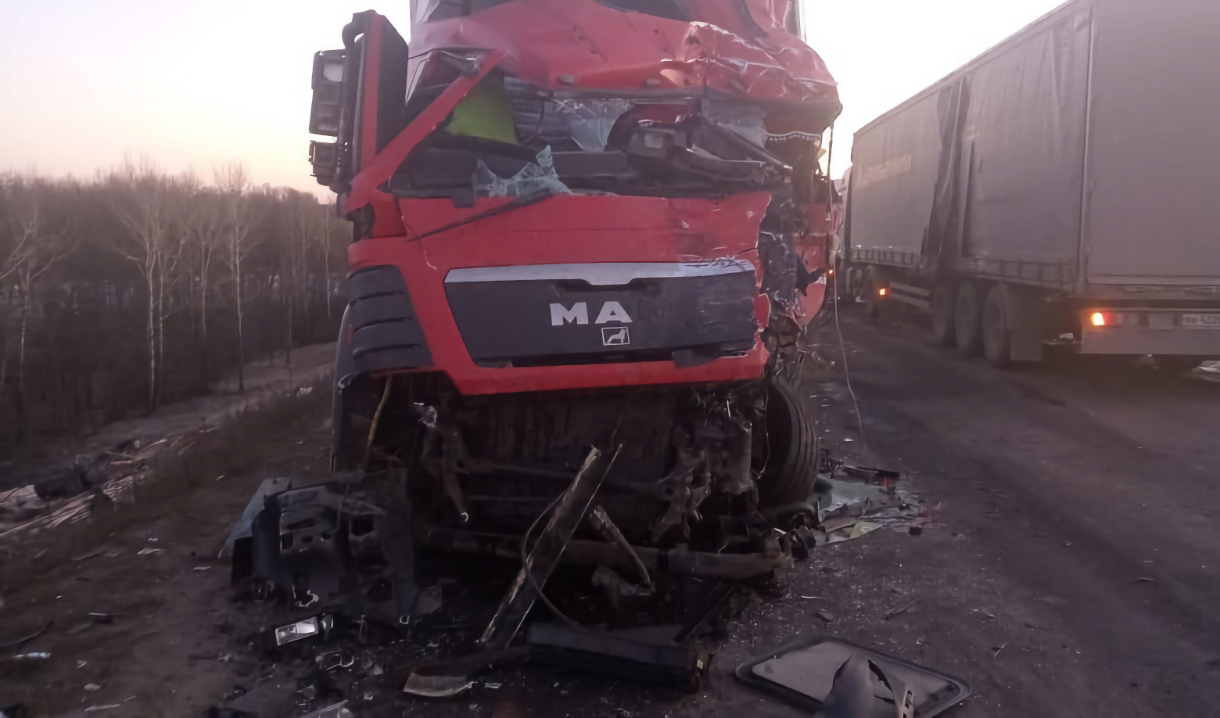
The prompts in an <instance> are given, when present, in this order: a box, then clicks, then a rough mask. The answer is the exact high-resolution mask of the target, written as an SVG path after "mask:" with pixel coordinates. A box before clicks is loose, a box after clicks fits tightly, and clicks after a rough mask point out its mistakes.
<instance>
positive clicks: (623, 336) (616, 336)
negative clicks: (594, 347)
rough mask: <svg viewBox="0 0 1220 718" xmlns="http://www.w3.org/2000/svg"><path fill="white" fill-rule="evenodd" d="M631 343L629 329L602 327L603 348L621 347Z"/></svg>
mask: <svg viewBox="0 0 1220 718" xmlns="http://www.w3.org/2000/svg"><path fill="white" fill-rule="evenodd" d="M630 343H631V335H630V334H628V333H627V327H602V346H607V347H621V346H626V345H628V344H630Z"/></svg>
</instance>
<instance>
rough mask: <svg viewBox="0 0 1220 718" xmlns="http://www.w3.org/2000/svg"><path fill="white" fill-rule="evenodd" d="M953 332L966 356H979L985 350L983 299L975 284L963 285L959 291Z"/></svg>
mask: <svg viewBox="0 0 1220 718" xmlns="http://www.w3.org/2000/svg"><path fill="white" fill-rule="evenodd" d="M953 331H954V333H955V334H956V335H957V348H958V349H959V350H960V351H961V353H962V354H965V355H966V356H978V355H979V354H980V353H981V352H982V350H983V297H982V293H981V292H980V291H979V286H978V284H976V283H975V282H966V283H964V284H962V286H961V289H959V290H957V302H955V303H954V307H953Z"/></svg>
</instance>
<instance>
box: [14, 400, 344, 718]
mask: <svg viewBox="0 0 1220 718" xmlns="http://www.w3.org/2000/svg"><path fill="white" fill-rule="evenodd" d="M323 394H324V392H322V391H320V390H318V391H314V392H311V393H310V394H309V395H307V396H303V397H291V398H284V399H281V400H280V401H278V402H276V403H274V404H272V405H270V406H267V407H264V408H263V409H262V410H260V411H255V412H250V413H247V414H245V415H243V416H240V417H238V418H237V419H235V420H233V421H232V422H231V423H230V424H228V425H227V426H226V427H225V428H224V429H222V430H221V431H219V432H217V433H216V434H215V435H214V436H213V438H211V439H210V440H209V442H207V443H205V444H201V445H199V446H198V447H197V448H196V449H195V450H194V451H192V452H191V453H189V454H187V455H185V456H183V457H182V459H181V461H179V462H178V463H177V464H176V465H172V464H170V465H166V466H165V467H164V469H163V471H164V472H165V473H164V475H162V476H160V477H159V479H160V480H161V482H162V483H161V484H160V486H161V487H162V488H163V489H164V490H163V491H160V492H158V493H157V494H155V495H146V496H145V497H144V498H143V499H141V500H139V501H138V503H137V504H136V505H134V506H132V507H127V508H124V509H120V510H119V511H118V512H117V513H116V514H115V515H114V516H108V517H103V518H102V519H101V520H100V521H97V522H94V524H93V525H92V526H91V527H89V528H82V529H79V531H80V533H81V535H79V536H78V537H77V539H78V540H77V541H76V542H75V543H74V547H75V550H77V551H79V553H76V554H74V555H73V556H69V557H66V560H65V559H64V558H60V559H57V560H48V561H47V562H45V564H43V565H40V566H36V567H35V568H36V572H34V573H31V572H29V571H25V572H22V574H21V576H20V581H19V582H14V581H6V585H5V586H4V596H5V601H6V605H5V606H4V607H3V608H2V609H0V626H2V627H3V636H2V637H3V638H5V639H6V640H7V639H8V638H9V637H18V636H22V635H28V634H29V633H32V632H34V631H36V630H38V629H39V628H41V627H43V626H47V625H48V624H49V627H48V628H47V630H46V631H45V633H43V634H42V635H41V636H39V637H38V638H36V639H34V640H32V641H30V642H28V643H25V644H23V645H21V646H20V647H14V648H11V649H6V651H5V652H6V653H8V652H11V651H19V652H22V653H29V652H47V653H49V654H50V658H49V659H48V660H45V661H37V662H33V663H30V664H27V665H17V664H14V663H12V662H9V663H8V664H0V694H2V695H0V703H5V702H8V703H13V702H24V703H25V704H26V705H27V707H28V708H29V709H30V710H31V715H36V716H69V715H72V716H75V715H82V711H83V710H84V709H85V708H87V707H89V706H99V705H117V706H119V707H118V708H112V709H109V710H108V711H107V712H105V713H104V715H107V716H188V715H199V714H201V713H202V711H203V709H204V707H206V706H207V705H209V704H211V703H213V702H215V701H216V700H217V699H218V697H219V696H220V695H222V694H223V693H224V692H225V691H226V690H228V689H229V688H231V686H232V683H233V681H235V680H242V679H243V677H247V678H254V676H252V675H251V674H252V672H253V671H254V670H255V668H254V666H253V665H252V664H249V663H248V662H246V661H245V660H244V659H242V658H240V657H237V658H234V656H240V653H241V651H240V650H238V649H237V648H236V647H235V646H234V642H233V640H232V639H231V637H230V626H229V623H228V620H229V595H230V587H229V567H228V564H227V561H222V560H219V559H218V558H217V556H218V553H219V551H220V549H221V547H222V546H223V544H224V540H225V537H226V536H227V535H228V532H229V530H230V528H231V527H232V525H233V522H234V519H235V518H236V517H237V516H239V515H240V514H241V511H242V509H244V508H245V504H246V502H248V501H249V498H250V496H251V494H252V493H253V492H254V491H255V489H257V487H258V485H259V484H260V483H261V482H262V480H263V479H264V478H271V477H276V476H301V477H304V478H306V479H311V478H312V479H318V480H321V479H323V478H325V477H326V476H327V474H328V441H327V439H328V432H327V431H326V430H325V429H324V428H323V421H324V417H325V415H326V413H327V411H328V404H329V396H323ZM99 551H100V553H98V552H99ZM91 613H98V614H105V615H107V616H109V617H111V618H110V619H109V620H108V621H107V622H104V623H95V622H94V621H93V620H91V619H90V617H89V614H91ZM82 629H83V630H82ZM90 685H93V686H98V688H97V689H96V690H88V689H87V686H90Z"/></svg>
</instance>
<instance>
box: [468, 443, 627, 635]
mask: <svg viewBox="0 0 1220 718" xmlns="http://www.w3.org/2000/svg"><path fill="white" fill-rule="evenodd" d="M600 456H601V452H600V451H598V450H597V449H596V448H594V449H590V450H589V455H588V457H587V458H586V459H585V463H584V465H582V466H581V467H580V471H577V472H576V477H575V478H574V479H572V484H571V485H570V486H569V487H568V489H567V491H565V492H564V493H563V496H561V497H560V499H559V503H558V504H557V505H556V506H555V509H554V511H553V512H552V513H551V520H550V522H549V523H547V525H546V528H544V529H543V530H542V533H540V534H539V535H538V542H537V543H535V544H534V549H533V551H531V552H530V554H529V557H528V558H526V560H525V565H523V566H522V567H521V570H520V571H519V572H518V573H517V580H516V581H514V582H513V585H512V587H511V588H509V590H508V593H507V594H505V596H504V600H503V601H502V602H501V603H500V608H499V609H497V611H496V615H495V616H493V617H492V619H491V623H489V624H488V625H487V630H486V631H484V632H483V636H482V638H480V639H479V644H480V645H482V646H484V647H487V648H491V649H497V648H506V647H508V644H509V643H510V642H511V641H512V640H513V637H514V636H516V635H517V631H519V630H521V624H522V623H524V622H525V616H526V614H528V613H529V610H530V608H532V607H533V605H534V601H535V600H537V598H538V595H539V594H540V593H541V591H542V586H543V585H544V584H545V583H546V582H547V579H549V578H550V577H551V573H552V572H553V571H554V570H555V567H556V566H558V565H559V557H560V556H561V555H562V554H563V552H564V548H565V547H566V546H567V544H568V541H570V540H571V539H572V534H573V533H574V532H575V531H576V527H577V526H579V525H580V522H581V521H583V520H584V517H585V511H587V510H588V508H589V503H590V502H591V501H592V500H593V495H594V494H596V493H597V490H598V488H600V487H601V483H602V479H604V478H605V476H606V469H605V468H603V467H601V466H597V467H596V468H594V465H595V464H598V463H599V462H598V458H599V457H600Z"/></svg>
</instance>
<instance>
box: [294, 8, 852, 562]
mask: <svg viewBox="0 0 1220 718" xmlns="http://www.w3.org/2000/svg"><path fill="white" fill-rule="evenodd" d="M798 11H799V8H798V6H797V5H796V4H795V3H794V2H787V1H785V0H668V1H664V0H655V1H653V0H649V1H645V0H630V1H626V0H624V1H620V2H610V1H609V0H605V1H601V2H599V1H596V0H506V1H503V2H500V1H497V0H465V2H447V1H437V0H431V1H428V2H424V1H421V2H417V3H413V5H412V9H411V17H412V27H411V43H410V46H409V49H408V44H407V42H405V41H404V40H403V39H402V37H401V36H400V35H399V34H398V33H397V32H396V31H395V30H394V29H393V27H391V26H390V24H389V23H388V22H387V21H386V19H385V18H384V17H382V16H380V15H377V14H375V13H373V12H366V13H360V14H358V15H356V16H355V17H354V18H353V21H352V23H351V24H350V25H348V26H347V28H345V30H344V32H343V39H344V48H343V49H342V50H335V51H327V52H322V53H318V55H317V56H316V57H315V65H314V105H313V112H312V115H311V131H312V132H314V133H315V134H322V135H328V136H330V137H334V138H335V141H333V142H314V143H312V146H311V153H310V154H311V160H312V163H313V167H314V174H315V176H316V177H317V178H318V180H319V182H320V183H322V184H325V185H327V186H329V187H330V188H331V189H333V190H334V191H335V192H336V193H338V195H339V207H340V212H341V213H342V214H343V215H344V216H345V217H346V218H348V219H350V220H351V221H352V223H353V227H354V237H353V240H354V241H353V242H352V245H351V248H350V251H349V259H350V264H351V270H352V271H351V275H350V280H349V295H350V301H349V304H348V308H347V310H346V314H345V316H344V321H343V328H342V331H341V335H340V340H339V348H338V357H337V361H336V377H335V379H336V392H335V412H334V418H333V430H334V452H333V461H334V466H335V469H336V470H337V471H341V472H343V471H347V472H351V471H358V472H364V473H365V474H377V473H378V472H380V473H381V474H385V473H390V474H393V473H394V472H399V473H401V474H402V476H403V477H404V478H403V481H404V482H405V483H407V484H408V485H409V487H408V488H407V490H406V495H407V503H406V504H405V505H400V506H399V507H398V509H400V510H406V511H408V512H409V513H410V524H411V526H412V527H413V528H412V531H413V535H414V538H415V540H416V541H420V542H424V543H427V541H429V540H440V539H436V537H437V536H444V537H447V538H445V539H443V540H440V541H441V543H443V544H444V545H443V546H439V547H440V548H444V549H446V550H463V549H462V547H466V548H467V549H469V548H470V547H471V546H478V547H482V548H484V549H486V548H487V547H489V546H492V545H493V544H494V541H492V540H491V539H489V538H487V537H492V536H501V537H503V536H517V537H519V536H520V535H521V532H522V530H523V529H525V527H527V526H529V525H530V522H531V521H535V522H536V519H537V518H538V516H539V515H540V514H541V513H543V512H545V510H546V509H547V506H548V503H552V502H553V500H554V499H555V498H556V494H557V492H561V491H562V490H563V489H564V487H565V486H566V485H567V482H568V481H570V480H571V478H572V475H573V473H574V472H575V470H576V469H577V468H578V467H579V466H580V465H581V463H582V461H583V460H584V458H585V456H586V453H587V452H588V447H599V448H600V449H601V450H602V452H603V453H604V454H605V455H606V456H613V459H612V460H611V462H610V467H609V468H606V470H605V471H606V476H605V478H604V481H602V483H601V485H600V488H599V489H598V493H597V503H598V505H599V506H601V507H603V511H604V515H605V516H607V517H608V519H607V520H608V521H612V522H613V524H615V526H616V531H617V530H619V529H621V533H622V535H623V536H625V538H626V540H628V541H630V543H631V544H633V545H636V546H649V547H653V548H652V549H649V550H656V549H660V550H671V549H673V547H678V546H681V547H683V550H686V548H689V549H690V550H692V551H710V552H721V551H725V550H728V551H729V552H732V551H734V550H738V549H740V550H741V551H743V552H749V551H753V552H754V554H752V555H756V556H769V557H771V558H766V559H763V560H761V562H760V563H759V564H758V565H759V566H762V568H761V569H759V570H761V571H762V572H765V571H769V570H770V568H773V567H774V566H776V565H778V563H782V561H783V559H782V558H775V552H774V551H771V550H770V549H767V548H765V547H763V546H762V543H760V542H761V539H759V538H758V536H756V535H751V534H749V532H747V531H744V529H743V528H742V527H743V526H745V524H747V523H749V522H750V517H753V516H757V515H758V512H759V511H760V510H766V509H767V508H768V507H776V506H781V505H785V504H792V503H794V502H796V503H800V502H804V501H805V500H806V498H807V497H808V495H809V493H810V491H811V490H812V486H813V482H814V478H815V469H816V463H817V437H816V433H815V432H814V430H813V425H812V422H811V421H810V419H809V417H808V415H807V414H806V409H805V407H804V403H803V402H802V401H801V400H800V399H799V398H798V394H797V393H796V392H795V391H794V390H793V388H792V380H793V378H794V377H795V374H796V371H797V369H798V367H799V363H800V357H801V345H800V342H801V337H802V332H803V330H804V328H805V326H806V325H807V324H808V323H809V322H810V321H811V320H812V319H813V318H814V316H815V314H816V313H817V312H818V311H819V309H820V308H821V306H822V304H823V299H824V296H825V288H826V284H825V279H824V277H823V272H824V270H825V269H826V262H827V244H828V240H829V236H830V232H831V227H830V214H831V209H832V207H831V197H832V195H833V189H832V187H831V186H830V183H829V181H828V180H827V178H826V176H825V174H824V172H823V170H822V168H821V164H820V159H821V158H822V155H823V154H824V152H823V147H822V139H823V136H824V134H825V132H826V130H827V128H828V127H829V126H830V124H831V123H832V121H833V120H834V118H835V117H836V116H837V114H838V113H839V111H840V105H839V102H838V98H837V92H836V89H835V84H834V81H833V79H832V78H831V77H830V75H829V73H828V72H827V70H826V68H825V65H824V63H823V62H822V61H821V59H820V58H819V57H818V56H817V54H816V53H814V51H813V50H812V49H810V48H809V47H808V46H806V45H805V44H804V43H803V42H802V41H801V40H800V39H799V35H800V27H799V12H798ZM403 506H406V507H407V508H403ZM462 532H467V533H466V534H463V533H462ZM471 532H474V533H477V534H478V536H480V537H483V538H480V539H479V540H478V541H470V540H466V539H465V538H463V536H466V538H469V536H471V535H474V533H471ZM734 532H736V533H734ZM730 534H732V535H733V536H737V538H732V537H731V536H730ZM751 536H752V538H751ZM578 538H579V537H578ZM738 539H740V541H739V542H738V543H739V544H740V545H739V546H738V544H734V543H733V542H734V541H737V540H738ZM730 544H732V545H734V546H738V549H725V547H726V546H729V545H730ZM471 550H473V549H471ZM577 553H579V552H576V551H574V550H569V551H568V552H567V553H565V556H567V557H570V556H573V555H576V554H577ZM593 553H594V554H596V553H597V552H596V551H593ZM777 562H778V563H777ZM679 563H680V562H679ZM675 565H677V564H675ZM734 570H735V571H737V573H738V574H739V573H740V569H734ZM751 570H753V569H751ZM735 577H739V576H735Z"/></svg>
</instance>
